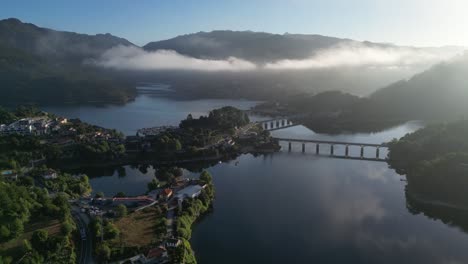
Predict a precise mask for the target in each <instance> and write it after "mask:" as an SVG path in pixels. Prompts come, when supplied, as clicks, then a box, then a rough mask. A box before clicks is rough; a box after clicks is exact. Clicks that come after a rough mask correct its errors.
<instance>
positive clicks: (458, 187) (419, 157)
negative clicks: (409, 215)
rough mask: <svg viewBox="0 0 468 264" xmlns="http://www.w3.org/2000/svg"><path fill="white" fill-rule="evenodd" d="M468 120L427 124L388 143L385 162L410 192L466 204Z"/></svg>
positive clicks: (454, 203)
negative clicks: (399, 175) (387, 153)
mask: <svg viewBox="0 0 468 264" xmlns="http://www.w3.org/2000/svg"><path fill="white" fill-rule="evenodd" d="M466 135H468V121H466V120H462V121H456V122H451V123H446V124H439V125H430V126H428V127H426V128H424V129H421V130H418V131H416V132H414V133H412V134H408V135H406V136H404V137H403V138H401V139H400V140H394V141H392V142H391V143H390V144H389V147H390V152H389V155H388V160H389V164H390V165H391V167H392V168H394V169H395V170H396V171H397V172H398V173H400V174H406V176H407V179H408V186H407V189H408V190H407V191H408V193H409V194H410V195H413V196H415V197H419V198H421V199H425V200H428V201H437V202H441V203H447V204H451V205H456V206H460V207H464V208H468V203H467V201H468V193H467V192H466V190H467V188H468V178H467V177H466V176H467V175H468V139H467V137H466Z"/></svg>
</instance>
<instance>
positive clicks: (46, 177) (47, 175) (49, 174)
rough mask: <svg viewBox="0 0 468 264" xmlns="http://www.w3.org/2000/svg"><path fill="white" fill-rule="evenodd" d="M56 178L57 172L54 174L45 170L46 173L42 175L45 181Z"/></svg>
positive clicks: (52, 171)
mask: <svg viewBox="0 0 468 264" xmlns="http://www.w3.org/2000/svg"><path fill="white" fill-rule="evenodd" d="M57 176H58V175H57V172H55V171H54V170H47V171H46V172H44V174H42V178H44V179H45V180H51V179H56V178H57Z"/></svg>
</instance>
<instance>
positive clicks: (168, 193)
mask: <svg viewBox="0 0 468 264" xmlns="http://www.w3.org/2000/svg"><path fill="white" fill-rule="evenodd" d="M162 194H163V195H165V196H171V194H172V190H171V189H169V188H166V189H164V190H163V192H162Z"/></svg>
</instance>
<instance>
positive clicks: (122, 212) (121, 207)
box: [117, 204, 128, 217]
mask: <svg viewBox="0 0 468 264" xmlns="http://www.w3.org/2000/svg"><path fill="white" fill-rule="evenodd" d="M127 213H128V211H127V206H125V205H124V204H119V205H118V206H117V215H118V216H119V217H124V216H126V215H127Z"/></svg>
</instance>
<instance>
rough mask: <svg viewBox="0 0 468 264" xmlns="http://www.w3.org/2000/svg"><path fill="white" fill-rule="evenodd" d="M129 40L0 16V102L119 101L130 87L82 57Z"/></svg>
mask: <svg viewBox="0 0 468 264" xmlns="http://www.w3.org/2000/svg"><path fill="white" fill-rule="evenodd" d="M117 44H127V45H132V44H131V43H130V42H128V41H126V40H123V39H119V38H116V37H113V36H110V35H96V36H89V35H83V34H76V33H70V32H60V31H54V30H50V29H44V28H39V27H37V26H35V25H32V24H26V23H22V22H20V21H19V20H17V19H7V20H1V21H0V83H1V86H0V103H2V104H24V103H31V104H36V103H47V104H51V103H52V104H63V103H123V102H126V101H128V100H130V99H132V98H133V97H134V94H135V89H134V88H133V87H132V86H131V85H130V84H129V83H126V82H125V81H123V80H121V81H115V80H114V79H115V78H114V77H113V76H109V75H107V74H105V73H104V72H102V71H99V69H95V68H91V67H89V66H85V65H83V61H84V60H85V59H88V58H92V57H93V56H97V55H98V54H99V53H101V52H103V51H104V50H106V49H108V48H110V47H112V46H114V45H117Z"/></svg>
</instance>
